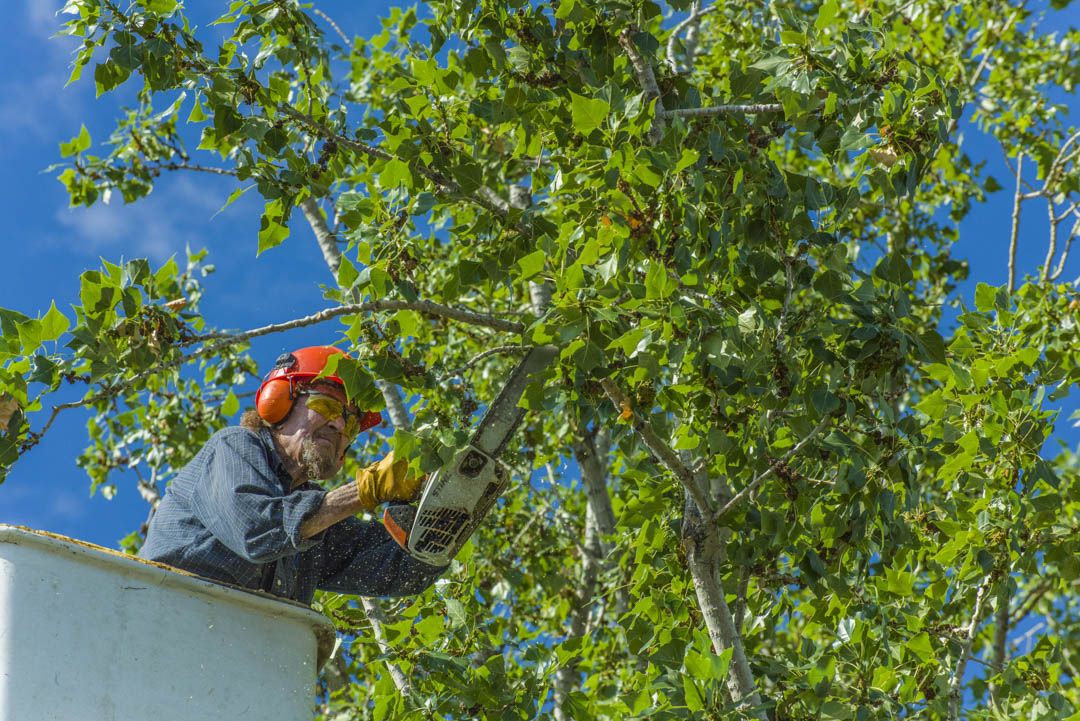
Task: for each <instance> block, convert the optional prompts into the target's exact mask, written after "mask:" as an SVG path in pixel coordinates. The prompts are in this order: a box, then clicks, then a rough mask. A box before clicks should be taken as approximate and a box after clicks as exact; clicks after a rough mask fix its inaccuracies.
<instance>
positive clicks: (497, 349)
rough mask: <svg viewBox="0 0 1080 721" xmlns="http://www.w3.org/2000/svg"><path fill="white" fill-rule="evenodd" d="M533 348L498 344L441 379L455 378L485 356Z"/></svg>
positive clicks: (523, 351)
mask: <svg viewBox="0 0 1080 721" xmlns="http://www.w3.org/2000/svg"><path fill="white" fill-rule="evenodd" d="M531 349H532V346H528V345H524V346H523V345H500V346H496V347H494V348H488V349H487V350H486V351H484V352H483V353H480V354H479V355H477V356H476V357H475V358H473V359H471V360H470V361H469V362H467V363H465V365H463V366H461V367H460V368H455V369H454V370H452V371H450V372H449V373H446V374H444V375H443V376H442V377H441V378H440V379H439V380H446V379H447V378H453V377H455V376H460V375H461V374H462V373H464V372H465V371H467V370H469V369H470V368H472V367H473V366H474V365H476V364H477V363H479V362H480V361H482V360H484V359H485V358H490V357H491V356H493V355H500V354H504V353H527V352H529V351H530V350H531Z"/></svg>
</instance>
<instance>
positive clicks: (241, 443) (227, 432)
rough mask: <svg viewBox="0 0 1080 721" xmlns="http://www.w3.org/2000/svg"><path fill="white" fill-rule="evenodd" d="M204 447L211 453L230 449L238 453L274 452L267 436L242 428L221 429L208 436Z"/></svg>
mask: <svg viewBox="0 0 1080 721" xmlns="http://www.w3.org/2000/svg"><path fill="white" fill-rule="evenodd" d="M206 447H207V448H208V449H210V450H213V451H217V450H220V449H223V448H231V449H233V450H235V451H240V452H246V451H260V452H264V453H272V452H273V450H274V447H273V443H272V441H271V440H270V438H269V436H268V434H265V433H260V432H259V431H255V430H251V429H250V428H244V427H243V426H229V427H228V428H222V429H221V430H220V431H217V432H216V433H214V435H212V436H210V440H208V441H207V442H206Z"/></svg>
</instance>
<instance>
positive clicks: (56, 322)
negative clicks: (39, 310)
mask: <svg viewBox="0 0 1080 721" xmlns="http://www.w3.org/2000/svg"><path fill="white" fill-rule="evenodd" d="M70 327H71V321H69V320H68V318H67V316H66V315H64V314H63V313H61V312H60V311H58V310H57V309H56V302H55V301H53V303H52V305H50V306H49V312H48V313H46V314H45V317H44V318H42V319H41V340H43V341H50V340H56V339H57V338H59V337H60V336H62V335H63V334H64V333H66V332H67V329H68V328H70Z"/></svg>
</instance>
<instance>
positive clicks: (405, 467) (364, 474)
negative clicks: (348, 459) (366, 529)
mask: <svg viewBox="0 0 1080 721" xmlns="http://www.w3.org/2000/svg"><path fill="white" fill-rule="evenodd" d="M408 471H409V461H408V460H406V459H404V458H403V459H401V460H400V461H395V460H394V452H393V451H390V453H388V454H387V455H386V457H385V458H383V459H382V460H381V461H379V462H378V463H375V464H373V465H370V466H368V467H367V468H361V469H360V470H359V471H357V472H356V495H357V496H359V498H360V505H362V506H363V507H364V508H366V509H367V510H369V511H374V510H375V508H376V507H377V506H378V505H379V504H381V503H386V502H387V501H408V500H410V499H412V498H413V497H414V496H415V495H416V494H417V491H419V490H420V482H421V481H422V480H423V477H422V476H416V477H412V478H410V477H409V475H408Z"/></svg>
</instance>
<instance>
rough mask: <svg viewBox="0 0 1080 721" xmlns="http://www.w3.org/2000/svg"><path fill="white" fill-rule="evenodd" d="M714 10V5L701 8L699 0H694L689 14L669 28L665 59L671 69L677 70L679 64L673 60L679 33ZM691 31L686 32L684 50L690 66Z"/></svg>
mask: <svg viewBox="0 0 1080 721" xmlns="http://www.w3.org/2000/svg"><path fill="white" fill-rule="evenodd" d="M714 10H716V6H715V5H710V6H709V7H707V8H705V9H701V0H694V2H693V3H692V4H691V5H690V15H689V16H688V17H687V18H686V19H685V20H683V21H682V22H680V23H679V24H678V25H676V26H675V27H674V28H672V29H671V34H670V35H668V41H667V61H668V65H669V66H671V69H672V71H674V72H678V71H679V64H678V63H677V62H676V61H675V42H676V41H677V40H678V39H679V34H680V33H682V31H683V30H686V29H687V28H688V27H690V26H691V25H696V24H697V23H699V22H700V21H701V18H703V17H704V16H706V15H708V14H709V13H711V12H713V11H714ZM692 32H693V28H691V30H690V32H688V33H687V52H686V55H687V61H688V64H689V66H690V67H691V68H692V67H693V66H694V52H693V50H694V48H693V47H692V46H691V44H690V33H692ZM695 45H696V43H695Z"/></svg>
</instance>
